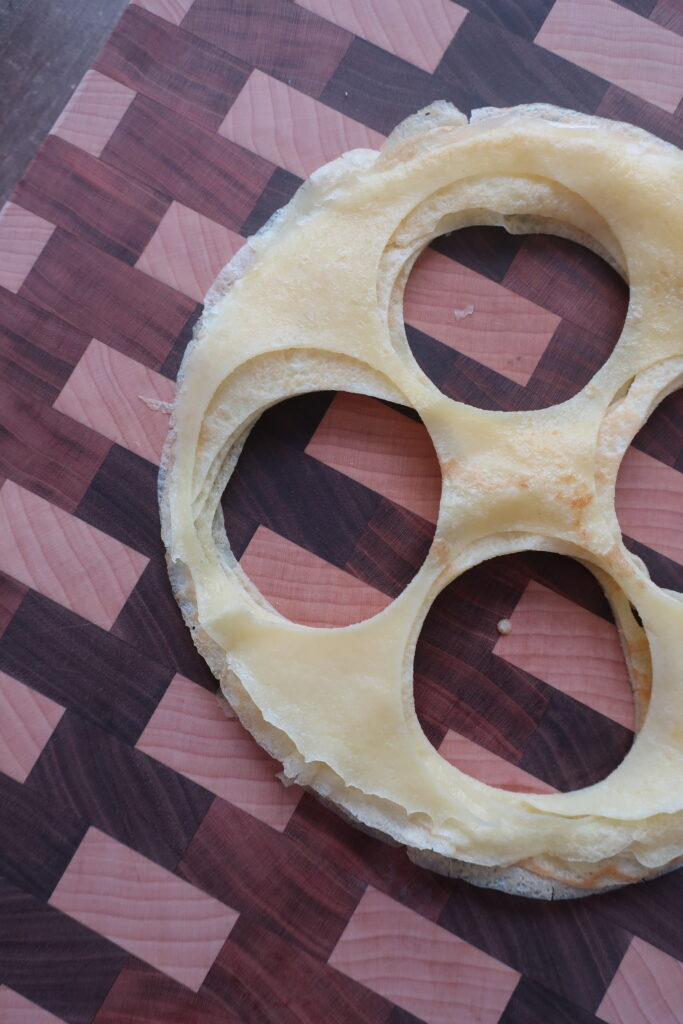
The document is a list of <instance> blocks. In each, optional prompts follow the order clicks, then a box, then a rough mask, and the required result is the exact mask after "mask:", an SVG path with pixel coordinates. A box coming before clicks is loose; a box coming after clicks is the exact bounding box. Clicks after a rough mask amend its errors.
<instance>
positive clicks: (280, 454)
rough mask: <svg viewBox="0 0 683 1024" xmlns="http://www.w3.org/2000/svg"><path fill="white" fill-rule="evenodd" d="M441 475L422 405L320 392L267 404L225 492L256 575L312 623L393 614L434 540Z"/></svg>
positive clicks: (262, 587) (264, 590) (237, 545)
mask: <svg viewBox="0 0 683 1024" xmlns="http://www.w3.org/2000/svg"><path fill="white" fill-rule="evenodd" d="M440 494H441V472H440V469H439V464H438V461H437V457H436V453H435V451H434V447H433V445H432V441H431V439H430V437H429V434H428V432H427V430H426V428H425V427H424V425H423V424H422V422H421V420H420V419H419V417H418V416H417V414H416V413H415V412H414V411H412V410H410V409H407V408H405V407H403V406H398V405H393V404H390V403H388V402H383V401H380V400H378V399H375V398H369V397H367V396H365V395H358V394H350V393H348V392H331V391H327V392H317V393H314V394H307V395H303V396H299V397H296V398H291V399H288V400H287V401H284V402H281V403H279V404H278V405H275V406H273V407H272V408H271V409H269V410H268V411H267V412H265V413H264V414H263V415H262V416H261V417H260V419H259V420H258V422H257V423H256V425H255V426H254V428H253V429H252V431H251V433H250V434H249V437H248V438H247V441H246V443H245V445H244V449H243V451H242V453H241V455H240V457H239V460H238V462H237V466H236V468H235V471H234V473H233V475H232V476H231V478H230V480H229V481H228V485H227V487H226V489H225V491H224V493H223V498H222V506H223V512H224V520H225V528H226V533H227V537H228V541H229V543H230V547H231V549H232V552H233V554H234V555H235V557H236V558H237V559H238V561H239V562H240V565H241V567H242V569H243V570H244V572H245V574H246V576H247V577H248V579H250V580H251V582H252V583H253V584H254V585H255V586H256V588H257V590H258V591H259V593H260V594H261V595H262V597H264V598H265V599H266V601H267V602H269V603H270V604H271V605H272V607H274V608H275V609H276V610H277V611H278V612H280V614H282V615H284V616H285V617H286V618H288V619H291V620H292V621H294V622H298V623H300V624H302V625H308V626H318V627H329V626H348V625H351V624H352V623H354V622H360V621H363V620H364V619H367V618H370V617H371V616H373V615H375V614H377V613H378V612H380V611H382V609H384V608H385V607H386V606H387V605H388V604H390V603H391V601H392V600H393V599H394V598H396V597H397V596H398V595H399V594H400V593H401V592H402V590H403V589H404V588H405V587H406V586H407V584H408V583H409V582H410V580H411V579H412V578H413V576H414V575H415V573H416V572H417V571H418V570H419V568H420V567H421V565H422V563H423V562H424V559H425V558H426V556H427V552H428V551H429V547H430V545H431V542H432V539H433V536H434V530H435V524H436V519H437V516H438V508H439V499H440Z"/></svg>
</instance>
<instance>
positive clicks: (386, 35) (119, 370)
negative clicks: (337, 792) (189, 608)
mask: <svg viewBox="0 0 683 1024" xmlns="http://www.w3.org/2000/svg"><path fill="white" fill-rule="evenodd" d="M681 32H683V14H682V13H681V8H680V5H679V4H677V2H676V0H659V2H658V3H656V4H655V2H654V0H629V2H626V0H624V2H622V3H619V4H617V3H614V2H611V0H556V2H555V4H554V5H553V3H552V2H551V0H528V2H527V0H525V2H524V3H522V2H519V3H517V2H515V0H500V2H496V3H493V2H490V0H469V2H467V0H465V5H464V6H460V5H458V4H453V3H450V0H424V2H423V3H421V4H408V3H407V2H402V0H374V2H369V3H368V4H365V5H364V4H361V3H352V4H332V3H331V0H301V3H300V4H295V3H293V2H290V0H252V2H250V3H249V4H246V3H238V2H232V0H194V2H192V0H139V2H136V3H133V4H131V5H130V6H129V7H128V9H127V10H126V11H125V12H124V14H123V17H122V19H121V21H120V22H119V24H118V26H117V28H116V30H115V31H114V33H113V35H112V36H111V38H110V39H109V41H108V43H107V44H106V46H105V47H104V49H103V50H102V52H101V53H100V54H99V56H98V57H97V59H96V60H95V63H94V65H93V68H92V69H91V70H90V71H88V73H87V74H86V75H85V77H84V79H83V81H82V82H81V84H80V86H79V87H78V89H77V91H76V93H75V94H74V96H73V98H72V99H71V101H70V102H69V104H68V106H67V108H66V109H65V111H64V113H63V114H62V116H61V117H60V119H59V120H58V122H57V123H56V124H55V126H54V128H53V129H52V131H51V133H50V134H49V136H48V137H47V138H46V139H45V142H44V144H43V145H42V148H41V149H40V151H39V153H38V155H37V157H36V159H35V160H34V161H33V163H32V164H31V165H30V166H29V168H28V170H27V171H26V173H25V175H24V177H23V179H22V181H21V182H20V183H19V185H18V187H17V188H16V190H15V192H14V194H13V196H12V198H11V201H10V203H9V204H8V205H7V206H5V207H4V209H3V210H2V212H1V213H0V309H1V313H0V316H1V322H2V325H3V330H2V334H1V335H0V337H1V338H2V364H1V374H2V389H3V390H2V400H1V401H0V416H1V417H2V428H3V429H2V435H1V436H0V478H1V481H2V487H1V488H0V524H1V525H2V535H3V543H2V545H1V550H0V570H2V577H1V579H2V584H1V588H0V632H1V633H2V636H1V638H0V702H1V708H2V711H1V713H0V834H1V836H2V845H1V846H0V1021H2V1022H3V1024H4V1022H7V1024H14V1022H21V1021H26V1022H31V1024H34V1022H35V1024H42V1022H44V1021H54V1020H62V1021H68V1022H72V1024H85V1022H89V1021H93V1020H94V1021H97V1022H98V1024H114V1022H117V1024H123V1022H133V1024H142V1022H145V1024H152V1022H160V1021H166V1022H168V1021H176V1022H179V1024H187V1022H189V1024H192V1022H197V1024H198V1022H202V1024H204V1022H214V1021H215V1022H219V1021H220V1022H229V1021H249V1022H261V1021H268V1022H272V1024H289V1022H306V1024H327V1022H339V1024H349V1022H363V1024H409V1022H417V1021H423V1022H427V1024H445V1022H447V1021H450V1022H455V1024H469V1022H475V1021H477V1022H484V1024H496V1022H501V1024H531V1022H546V1021H552V1022H567V1024H569V1022H571V1024H577V1022H578V1024H588V1022H592V1021H596V1020H602V1021H608V1022H610V1024H617V1022H619V1024H625V1022H628V1024H635V1022H646V1021H647V1022H656V1024H662V1022H673V1021H680V1020H681V1019H683V1017H682V1016H681V1006H682V1005H683V966H682V963H681V962H682V961H683V931H682V930H681V926H680V922H681V920H682V915H683V873H681V872H680V871H679V872H675V873H673V874H671V875H668V876H666V877H664V878H661V879H659V880H657V881H655V882H651V883H648V884H645V885H641V886H638V887H631V888H629V889H627V890H624V891H617V892H614V893H611V894H607V895H603V896H598V897H590V898H587V899H584V900H580V901H568V902H561V903H555V904H554V903H546V902H533V901H526V900H523V899H520V898H515V897H510V896H505V895H501V894H498V893H495V892H492V891H484V890H479V889H475V888H473V887H471V886H469V885H467V884H465V883H463V882H459V881H449V880H447V879H444V878H441V877H439V876H437V875H434V874H431V873H429V872H427V871H424V870H421V869H419V868H417V867H415V866H413V865H412V864H411V862H410V861H409V860H408V858H407V857H406V855H405V853H404V852H403V851H402V850H401V849H400V848H398V847H393V846H388V845H385V844H383V843H381V842H379V841H377V840H376V839H373V838H371V837H368V836H366V835H364V834H362V833H360V832H358V831H356V830H355V829H353V828H352V827H351V826H349V825H347V824H345V823H344V822H342V821H341V820H340V819H338V818H337V817H336V816H335V815H334V814H333V813H331V812H330V811H328V810H326V809H325V808H323V807H322V806H321V805H320V804H319V803H317V802H316V800H315V799H313V798H312V797H311V796H310V795H309V794H305V793H303V792H300V791H299V790H298V789H296V788H295V787H293V788H290V789H287V790H286V789H284V788H283V787H282V786H281V785H280V783H279V782H278V781H277V780H276V779H275V777H274V773H275V771H276V770H277V767H278V766H277V765H275V764H274V763H272V762H271V761H269V760H268V758H266V757H265V755H263V754H262V753H261V752H260V750H259V749H258V748H257V747H256V745H255V744H254V743H253V741H252V740H251V738H250V737H249V736H248V735H247V734H246V733H244V732H243V730H242V729H241V727H240V726H239V724H238V723H237V721H236V720H235V719H229V718H228V717H226V715H225V714H224V712H223V710H222V709H221V707H220V706H219V704H218V702H217V700H216V697H215V694H214V689H215V688H214V682H213V680H212V677H211V676H210V673H209V672H208V670H207V668H206V666H205V665H204V663H203V662H202V661H201V660H200V659H199V657H198V656H197V654H196V652H195V651H194V648H193V646H192V642H191V639H190V636H189V633H188V631H187V630H186V629H185V627H184V625H183V623H182V621H181V618H180V614H179V612H178V610H177V608H176V605H175V602H174V600H173V598H172V595H171V592H170V588H169V585H168V581H167V578H166V571H165V567H164V559H163V552H162V548H161V543H160V540H159V526H158V515H157V506H156V475H157V465H158V461H159V456H160V451H161V446H162V443H163V439H164V436H165V433H166V429H167V417H166V413H165V411H164V407H163V404H162V405H161V406H159V403H164V402H167V401H169V400H171V398H172V396H173V381H174V379H175V375H176V373H177V370H178V366H179V362H180V359H181V357H182V354H183V351H184V349H185V347H186V345H187V342H188V340H189V338H190V336H191V333H192V329H193V325H194V323H195V322H196V320H197V317H198V315H199V313H200V310H201V301H202V297H203V295H204V292H205V290H206V288H207V286H208V285H209V283H210V282H211V280H212V278H213V277H214V275H215V274H216V272H217V271H218V269H219V268H220V267H221V266H222V265H223V264H224V263H225V262H226V261H227V260H228V259H229V258H230V256H231V255H232V254H233V253H234V252H235V251H237V249H238V248H239V246H240V245H241V244H242V241H243V239H244V237H246V236H248V235H250V234H252V233H253V232H254V231H256V230H257V229H258V228H259V227H260V226H261V225H262V224H263V223H264V222H265V221H266V220H267V218H268V217H269V216H270V215H271V214H272V213H273V212H274V211H275V210H276V209H278V208H279V207H280V206H281V205H283V204H284V203H286V202H287V201H288V200H289V198H290V197H291V196H292V195H293V193H294V192H295V191H296V189H297V188H298V186H299V184H300V182H301V180H302V179H303V178H304V177H306V176H307V175H308V174H309V173H310V172H311V171H312V170H313V169H315V168H316V167H317V166H319V165H320V164H321V163H323V162H325V161H326V160H328V159H332V158H333V157H335V156H336V155H338V154H339V153H340V152H342V151H344V150H346V149H349V148H353V147H357V146H371V147H375V146H377V145H379V144H380V143H381V141H382V138H383V136H384V135H386V134H387V133H388V132H389V131H390V130H391V128H392V127H393V126H394V124H395V123H396V122H397V121H399V120H400V119H401V118H403V117H404V116H406V115H408V114H409V113H411V112H413V111H414V110H416V109H418V108H419V107H421V106H424V105H425V104H427V103H429V102H431V101H432V100H435V99H441V98H446V99H449V100H451V101H453V102H454V103H456V104H457V105H459V106H460V107H461V108H462V109H464V110H466V111H469V110H470V109H472V108H475V107H480V106H485V105H510V104H515V103H527V102H534V101H543V102H550V103H557V104H560V105H563V106H567V107H573V108H575V109H578V110H582V111H587V112H591V113H598V114H601V115H604V116H607V117H613V118H617V119H624V120H628V121H631V122H633V123H635V124H638V125H641V126H642V127H645V128H647V129H649V130H651V131H653V132H655V133H656V134H658V135H660V136H661V137H663V138H665V139H668V140H670V141H672V142H674V143H677V144H678V145H680V144H681V137H682V135H683V131H682V119H681V106H680V102H681V96H683V44H682V42H681V38H680V35H681ZM627 299H628V291H627V288H626V286H625V285H624V284H623V282H621V281H620V280H619V279H618V278H617V276H616V275H615V274H614V273H613V272H612V271H611V270H610V269H609V268H608V267H607V266H606V265H605V264H604V263H602V262H601V261H600V260H599V259H598V258H597V257H595V256H593V255H591V254H590V253H588V252H587V251H585V250H583V249H581V248H580V247H579V246H577V245H575V244H572V243H569V242H566V241H562V240H558V239H552V238H548V237H544V236H531V237H529V238H524V239H522V238H519V237H512V236H508V235H506V234H505V233H504V232H502V231H501V230H498V229H493V228H472V229H468V230H466V231H461V232H458V233H456V234H455V235H453V236H451V237H449V238H443V239H440V240H439V241H438V242H436V243H435V244H434V246H432V247H431V248H430V249H429V250H428V251H427V252H426V253H425V255H424V256H423V257H422V258H421V260H420V262H419V264H418V266H417V267H416V269H415V271H414V273H413V275H412V277H411V279H410V282H409V286H408V290H407V294H406V302H405V319H406V324H407V333H408V337H409V340H410V344H411V346H412V348H413V351H414V353H415V355H416V357H417V359H418V360H419V362H420V363H421V365H422V366H423V367H424V368H425V370H426V372H427V373H428V374H429V375H430V377H431V378H432V379H433V380H434V381H435V382H436V383H437V384H438V386H439V387H440V388H441V389H442V390H443V391H444V392H445V393H446V394H448V395H450V396H452V397H454V398H457V399H459V400H462V401H465V402H469V403H471V404H474V405H477V406H481V407H485V408H493V409H501V410H510V409H536V408H540V407H544V406H547V405H550V404H553V403H556V402H560V401H563V400H565V399H567V398H569V397H570V396H571V395H572V394H574V393H576V392H577V391H578V390H579V388H581V387H583V386H584V385H585V384H586V383H587V382H588V381H589V380H590V378H591V377H592V375H593V374H594V373H595V371H596V370H597V369H598V367H599V366H600V365H602V363H603V362H604V360H605V358H606V357H607V355H608V354H609V352H610V351H611V348H612V346H613V345H614V342H615V340H616V338H617V337H618V334H619V330H620V326H621V323H622V322H623V318H624V316H625V311H626V304H627ZM470 307H472V308H471V310H470ZM456 310H458V311H460V313H461V314H462V313H465V312H467V313H468V315H465V316H456V315H454V313H455V311H456ZM140 396H142V398H145V399H154V400H155V401H152V402H149V401H147V402H146V401H142V400H141V397H140ZM682 413H683V400H682V399H681V396H680V394H675V395H673V396H671V397H670V398H669V399H667V400H666V401H665V402H663V403H662V404H661V406H660V407H659V408H658V409H657V410H656V411H655V413H654V414H653V415H652V417H651V418H650V420H649V421H648V423H647V424H646V425H645V427H644V428H643V430H642V431H641V432H640V434H639V435H638V437H637V438H636V440H635V442H634V444H633V446H632V448H631V449H630V450H629V453H628V454H627V456H626V459H625V460H624V465H623V468H622V471H621V474H620V479H619V488H618V497H617V504H618V509H619V515H620V521H621V524H622V528H623V531H624V535H625V537H626V542H627V544H628V546H629V547H630V548H631V550H633V551H634V552H636V553H637V554H639V555H640V556H641V557H642V558H643V559H644V560H645V561H646V563H647V565H648V566H649V568H650V571H651V573H652V575H653V578H654V579H655V580H656V581H657V582H658V583H660V584H662V585H664V586H667V587H672V588H674V589H681V585H682V584H683V532H682V530H681V527H682V525H683V516H682V514H681V508H682V507H683V505H682V503H681V497H682V494H683V478H682V477H681V472H680V471H681V469H683V461H682V459H683V456H682V454H681V449H682V442H683V417H682ZM439 487H440V476H439V470H438V465H437V463H436V459H435V456H434V452H433V449H432V446H431V441H430V439H429V436H428V434H427V432H426V430H425V428H424V427H423V426H422V424H421V423H420V422H419V420H418V419H417V418H416V417H415V415H414V414H413V413H411V411H410V410H405V409H398V408H396V407H391V406H388V405H386V404H383V403H380V402H378V401H376V400H373V399H370V398H364V397H358V396H356V397H352V396H349V395H343V394H341V395H333V394H331V393H317V394H313V395H308V396H305V397H302V398H299V399H296V400H292V401H290V402H287V403H284V404H283V405H280V406H277V407H275V408H274V409H272V410H271V411H270V412H269V413H267V414H266V415H265V416H264V417H263V418H262V420H261V421H260V422H259V424H258V425H257V427H256V428H255V430H254V431H253V434H252V436H251V437H250V439H249V441H248V443H247V445H246V448H245V450H244V453H243V456H242V457H241V460H240V463H239V466H238V469H237V472H236V474H235V476H234V477H233V479H232V480H231V482H230V485H229V487H228V489H227V491H226V494H225V497H224V507H225V514H226V528H227V532H228V536H229V538H230V542H231V545H232V547H233V550H234V551H235V553H236V554H237V556H238V557H239V558H240V559H241V562H242V565H243V566H244V568H245V570H246V571H247V572H248V574H249V575H250V577H251V578H252V580H253V581H254V582H255V583H256V584H257V586H259V587H260V589H261V590H262V591H263V593H265V594H266V596H267V597H268V598H269V599H270V600H271V601H272V602H273V604H274V605H275V606H276V607H277V608H278V609H279V610H281V611H282V612H283V613H284V614H286V615H288V616H290V617H291V618H294V619H296V620H298V621H301V622H307V623H311V624H314V625H330V624H332V625H343V624H347V623H349V622H352V621H357V620H358V619H359V618H363V617H366V616H367V615H371V614H374V613H375V612H377V611H379V610H380V609H381V608H382V607H384V606H385V605H386V604H387V603H388V602H389V601H391V600H392V599H393V598H394V597H395V596H396V595H397V594H398V593H400V592H401V590H402V589H403V587H405V585H406V583H407V582H408V581H409V580H410V579H411V577H412V576H413V574H414V573H415V571H416V570H417V568H418V567H419V565H420V564H421V562H422V560H423V559H424V557H425V554H426V551H427V549H428V547H429V544H430V542H431V538H432V536H433V533H434V521H435V516H436V510H437V506H438V497H439ZM501 619H509V620H510V622H511V624H512V631H511V632H510V633H508V634H506V635H503V634H501V633H500V632H499V631H498V628H497V625H498V623H499V622H500V620H501ZM415 700H416V707H417V711H418V715H419V717H420V720H421V722H422V724H423V727H424V729H425V732H426V733H427V735H428V737H429V739H430V740H431V741H432V742H433V743H434V744H435V746H437V747H438V748H439V750H440V751H441V753H442V754H443V755H444V756H445V757H447V758H448V759H449V760H452V761H453V762H454V763H455V764H457V765H459V766H460V767H462V768H464V769H465V770H466V771H469V772H471V773H473V774H475V775H477V776H478V777H480V778H483V779H485V780H486V781H490V782H493V783H494V784H496V785H503V786H509V787H512V788H521V789H528V790H545V791H549V790H552V789H558V790H567V789H573V788H577V787H580V786H584V785H588V784H590V783H591V782H594V781H596V780H597V779H599V778H602V777H603V776H604V775H605V774H607V773H608V772H609V771H610V770H611V769H612V768H613V767H615V766H616V765H617V764H618V763H619V761H620V760H621V758H622V757H623V756H624V754H625V753H626V751H627V750H628V748H629V746H630V744H631V741H632V737H633V733H632V724H633V723H632V709H631V702H630V691H629V687H628V683H627V680H626V674H625V669H624V666H623V660H622V657H621V653H620V649H619V645H618V639H617V636H616V629H615V627H614V624H613V621H612V619H611V615H610V611H609V608H608V606H607V604H606V602H605V599H604V597H603V595H602V593H601V591H600V589H599V588H598V586H597V584H596V583H595V582H594V581H593V579H592V577H590V575H589V574H588V573H587V572H586V571H585V570H584V569H582V568H581V567H580V566H579V565H577V564H576V563H574V562H572V561H570V560H568V559H563V558H559V557H557V556H548V555H540V554H525V555H520V556H515V557H508V558H505V559H498V560H496V561H494V562H490V563H487V564H484V565H483V566H480V567H478V568H476V569H474V570H472V571H471V572H469V573H467V574H466V576H464V577H463V578H461V579H459V580H457V581H455V582H454V583H453V584H451V586H449V587H448V588H447V589H446V590H445V591H444V592H443V593H442V594H441V595H440V596H439V597H438V599H437V600H436V602H435V604H434V606H433V608H432V609H431V611H430V613H429V615H428V618H427V621H426V623H425V625H424V628H423V630H422V634H421V636H420V640H419V643H418V649H417V654H416V662H415Z"/></svg>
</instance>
